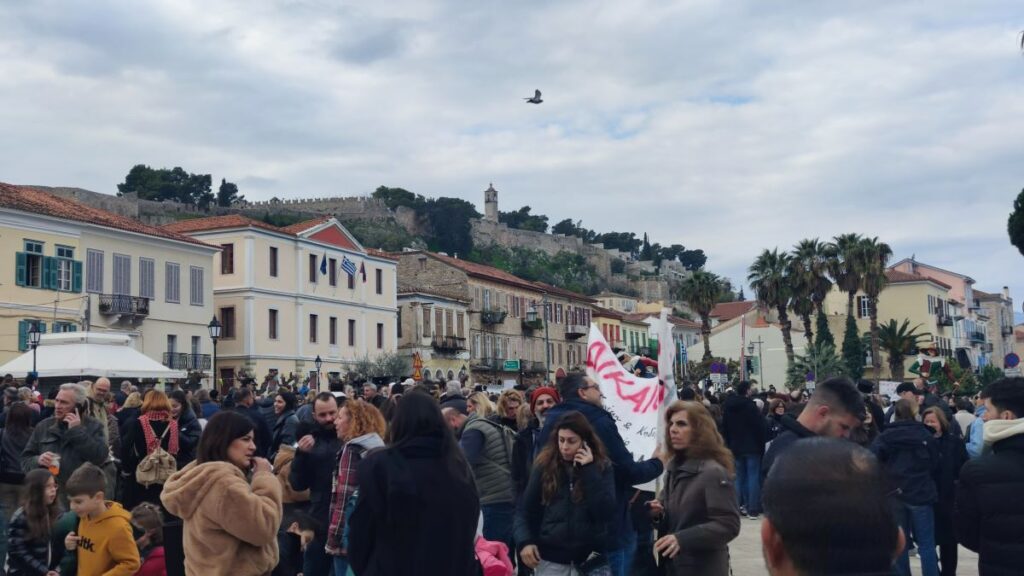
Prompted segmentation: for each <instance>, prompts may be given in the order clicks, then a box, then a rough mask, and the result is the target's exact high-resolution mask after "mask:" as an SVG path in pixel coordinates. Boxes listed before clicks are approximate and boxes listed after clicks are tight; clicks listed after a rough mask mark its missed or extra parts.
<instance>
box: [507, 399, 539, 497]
mask: <svg viewBox="0 0 1024 576" xmlns="http://www.w3.org/2000/svg"><path fill="white" fill-rule="evenodd" d="M538 436H540V422H538V421H537V419H536V418H534V419H533V420H531V421H530V425H529V426H527V427H526V428H524V429H523V430H522V431H520V432H519V433H518V434H516V441H515V443H514V444H513V445H512V484H513V485H514V487H515V493H516V500H519V498H520V497H521V496H522V495H523V493H524V492H526V485H527V484H529V482H530V473H531V472H532V471H533V461H534V460H535V459H536V458H537V454H539V453H540V449H538V448H537V437H538Z"/></svg>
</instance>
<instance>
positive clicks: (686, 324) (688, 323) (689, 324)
mask: <svg viewBox="0 0 1024 576" xmlns="http://www.w3.org/2000/svg"><path fill="white" fill-rule="evenodd" d="M668 321H669V322H671V323H672V324H675V325H676V326H682V327H683V328H694V329H696V330H700V322H694V321H693V320H687V319H686V318H680V317H679V316H672V315H669V317H668Z"/></svg>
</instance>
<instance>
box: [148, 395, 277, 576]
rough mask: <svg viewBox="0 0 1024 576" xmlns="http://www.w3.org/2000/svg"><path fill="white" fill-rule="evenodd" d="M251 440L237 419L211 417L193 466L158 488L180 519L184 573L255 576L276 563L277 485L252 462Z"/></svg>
mask: <svg viewBox="0 0 1024 576" xmlns="http://www.w3.org/2000/svg"><path fill="white" fill-rule="evenodd" d="M254 435H255V432H254V430H253V423H252V420H250V419H249V418H247V417H245V416H243V415H242V414H238V413H237V412H231V411H223V412H218V413H216V414H214V416H213V418H210V422H209V423H208V424H207V425H206V428H205V429H204V430H203V435H202V437H201V438H200V439H199V449H198V450H197V451H196V459H195V461H194V462H192V463H191V464H189V465H188V466H186V467H185V468H184V469H182V470H179V471H177V472H175V473H174V475H173V476H171V477H170V478H169V479H168V480H167V483H166V484H164V491H163V493H162V494H161V495H160V499H161V500H162V501H163V504H164V506H165V507H166V508H167V510H168V511H169V512H170V513H171V514H174V515H175V516H178V517H179V518H181V519H182V520H183V521H184V546H185V550H187V553H186V555H185V573H186V574H188V575H189V576H229V575H233V576H259V575H262V574H267V573H269V572H270V571H271V570H273V568H274V566H275V565H277V560H278V549H277V529H278V527H279V526H280V525H281V512H282V508H281V483H280V482H278V480H277V477H275V476H274V471H273V468H272V467H271V466H270V462H268V461H267V460H265V459H263V458H257V457H255V454H256V442H255V440H254ZM249 472H252V480H251V481H249V480H246V474H248V473H249Z"/></svg>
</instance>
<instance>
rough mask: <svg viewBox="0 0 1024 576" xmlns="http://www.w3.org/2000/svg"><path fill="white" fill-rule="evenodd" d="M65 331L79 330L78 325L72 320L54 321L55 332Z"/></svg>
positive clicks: (61, 332)
mask: <svg viewBox="0 0 1024 576" xmlns="http://www.w3.org/2000/svg"><path fill="white" fill-rule="evenodd" d="M65 332H78V326H76V325H75V324H72V323H71V322H54V323H53V333H54V334H63V333H65Z"/></svg>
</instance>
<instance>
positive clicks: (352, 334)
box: [348, 320, 356, 346]
mask: <svg viewBox="0 0 1024 576" xmlns="http://www.w3.org/2000/svg"><path fill="white" fill-rule="evenodd" d="M348 345H349V346H355V345H356V321H355V320H349V321H348Z"/></svg>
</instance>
